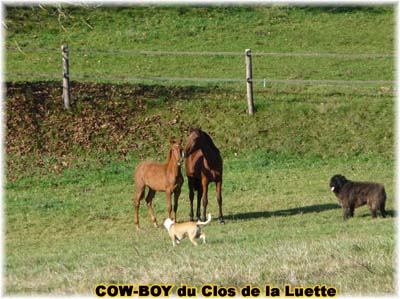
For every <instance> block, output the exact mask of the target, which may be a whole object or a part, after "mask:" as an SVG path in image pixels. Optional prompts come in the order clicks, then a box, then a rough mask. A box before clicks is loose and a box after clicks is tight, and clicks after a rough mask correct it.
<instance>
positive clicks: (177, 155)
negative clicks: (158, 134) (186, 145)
mask: <svg viewBox="0 0 400 299" xmlns="http://www.w3.org/2000/svg"><path fill="white" fill-rule="evenodd" d="M169 143H170V145H171V147H170V149H169V157H170V159H171V158H172V159H174V160H175V161H176V164H177V165H178V166H181V165H182V162H183V157H184V153H183V149H182V139H178V140H177V141H175V140H174V139H172V138H171V139H170V141H169Z"/></svg>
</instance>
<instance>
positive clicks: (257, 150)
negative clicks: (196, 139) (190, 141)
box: [4, 6, 396, 296]
mask: <svg viewBox="0 0 400 299" xmlns="http://www.w3.org/2000/svg"><path fill="white" fill-rule="evenodd" d="M5 23H6V25H7V37H6V46H7V47H12V48H15V47H17V48H18V47H19V48H20V50H16V51H11V50H7V51H6V68H7V69H6V77H7V82H8V83H7V86H6V90H7V97H6V101H7V102H6V122H7V123H6V125H7V131H6V133H7V134H6V140H5V142H6V151H7V156H6V162H7V169H6V180H7V182H6V185H5V197H4V201H5V216H6V225H5V236H4V240H5V259H4V262H5V277H4V282H5V292H6V294H13V295H14V294H18V295H20V294H24V295H33V294H35V295H37V294H51V295H60V294H84V295H87V294H89V295H90V294H93V289H94V287H95V285H97V284H99V283H104V284H110V283H134V284H138V283H149V284H152V283H171V284H174V285H176V286H179V285H180V284H181V283H186V284H189V285H193V286H200V285H202V284H206V283H213V284H218V285H224V286H236V287H242V286H244V285H245V284H249V283H250V284H253V285H256V286H259V287H261V288H262V287H263V286H264V285H265V284H272V285H275V286H279V287H283V285H284V284H286V283H289V284H292V285H294V286H297V285H301V286H305V285H316V284H327V285H330V286H334V287H336V288H337V289H338V290H339V294H340V295H358V294H362V295H373V296H377V295H382V294H394V293H395V277H394V274H395V263H394V262H395V218H394V216H395V214H396V211H395V206H396V205H395V194H394V190H395V188H394V187H395V182H394V179H395V173H394V169H395V167H394V165H395V161H394V119H395V116H394V91H393V87H392V86H390V85H379V86H337V85H335V86H332V85H321V86H314V85H293V86H291V85H268V86H267V87H265V88H264V87H263V86H261V85H258V86H256V88H255V89H256V109H257V111H256V114H255V115H254V117H248V116H247V114H246V103H245V91H244V90H243V88H241V86H239V85H235V84H226V85H215V84H198V85H194V84H192V83H191V84H189V83H188V82H187V83H186V84H184V85H173V84H174V83H171V82H169V83H166V84H163V85H162V84H154V82H152V83H151V82H145V83H146V84H141V85H140V84H121V83H120V82H119V83H118V82H113V80H103V81H102V80H97V82H96V83H78V82H73V84H72V88H73V90H72V95H73V99H74V104H73V109H72V111H65V110H63V108H62V106H61V102H60V101H61V99H60V94H61V88H60V86H59V85H60V84H59V82H54V81H45V82H43V81H40V80H42V78H41V74H43V73H47V74H57V73H58V72H59V70H60V67H59V60H60V58H59V54H58V49H59V47H60V44H61V43H64V42H67V43H68V44H69V45H70V48H71V49H74V48H87V49H97V50H104V49H132V48H134V49H140V50H187V51H244V49H245V48H252V50H253V51H254V52H256V51H258V52H302V53H307V52H308V53H310V52H314V53H332V52H334V53H346V54H348V53H383V54H384V53H392V52H393V48H394V46H393V40H394V12H393V9H391V8H390V7H382V8H378V7H370V8H358V9H357V8H347V9H345V8H329V7H326V8H316V7H314V8H307V7H305V8H293V7H277V6H273V7H262V6H254V7H200V8H193V7H144V6H141V7H134V8H122V7H113V8H107V7H98V8H93V7H84V8H76V7H73V8H72V7H61V8H58V9H57V7H49V6H44V7H29V8H8V15H7V19H6V21H5ZM249 28H252V29H251V30H250V29H249ZM216 37H218V38H216ZM105 45H106V46H105ZM132 45H134V46H132ZM24 48H30V49H32V48H46V49H49V48H54V49H56V50H55V51H54V53H53V52H52V51H50V52H43V53H42V52H33V51H32V52H30V51H28V50H24ZM72 55H76V56H75V57H74V56H72V57H73V60H74V63H73V64H72V66H71V69H74V72H76V73H79V74H86V73H93V71H96V72H98V73H96V74H98V75H99V76H105V75H111V76H112V75H114V76H117V75H119V76H126V75H132V74H134V73H136V72H139V71H140V73H141V74H144V75H152V76H154V75H157V74H159V75H160V76H161V75H162V76H178V77H183V76H191V77H192V76H193V77H226V78H236V77H242V76H243V73H242V72H243V70H242V66H241V65H240V64H243V61H242V59H243V58H239V57H237V58H232V59H238V63H236V62H232V61H230V58H222V57H215V58H211V57H207V58H206V57H196V59H195V60H194V59H193V58H189V57H179V59H178V58H174V57H147V56H146V57H141V59H140V60H139V61H138V60H135V59H132V58H131V57H129V56H124V55H121V56H118V57H109V55H108V56H107V59H104V60H102V59H100V58H99V56H98V55H100V54H95V55H94V54H93V56H91V55H88V56H84V55H77V54H72ZM257 59H258V58H257ZM97 61H100V62H99V63H98V65H97V66H95V64H96V63H94V62H97ZM182 63H183V65H184V67H183V68H182ZM217 63H218V67H213V68H211V67H210V66H215V65H217ZM237 65H239V67H238V68H237ZM255 65H257V67H256V69H255V75H257V76H259V77H260V78H262V77H263V76H264V75H265V72H267V73H268V76H269V77H271V78H276V79H279V78H287V79H293V78H300V79H340V80H393V70H394V63H393V59H390V58H389V59H387V58H385V59H378V60H371V59H369V60H359V59H346V60H344V61H342V60H338V61H337V60H329V61H328V60H319V59H310V60H308V59H306V60H304V59H303V60H300V59H297V58H296V59H287V60H284V61H283V60H282V59H281V58H279V59H278V58H271V59H270V58H268V60H263V59H259V60H258V61H257V63H256V64H255ZM21 74H22V75H21ZM24 74H25V75H24ZM26 80H29V81H30V82H24V81H26ZM190 126H201V127H202V128H203V129H204V130H206V131H208V132H210V134H211V136H212V137H213V139H214V141H215V143H216V144H217V146H218V147H219V148H220V149H221V153H222V156H223V158H224V183H223V210H224V214H225V218H226V224H225V225H219V224H218V223H217V221H213V222H212V223H211V224H210V225H209V226H207V227H205V228H204V230H203V231H204V232H205V233H206V235H207V241H208V244H205V245H200V246H198V247H193V246H192V245H191V244H190V242H189V241H188V240H185V241H184V242H182V244H181V246H179V247H177V248H173V247H172V245H171V242H170V240H169V238H168V235H167V233H166V231H165V229H162V228H158V229H156V228H153V227H152V225H151V221H150V218H149V215H148V211H147V208H146V206H145V205H144V204H142V206H141V208H140V220H141V225H142V230H141V231H139V232H137V231H136V230H135V229H134V224H133V203H132V198H133V196H134V192H135V190H134V186H133V183H132V173H133V171H134V168H135V166H136V165H137V164H138V163H139V161H141V160H143V159H153V160H158V161H162V160H164V159H165V156H166V151H167V146H168V139H169V137H170V136H171V135H173V136H181V137H185V136H186V133H187V129H188V128H189V127H190ZM336 173H342V174H344V175H346V176H347V177H348V178H350V179H356V180H372V181H379V182H382V183H384V184H385V187H386V190H387V193H388V201H387V210H388V212H389V217H387V218H386V219H382V218H379V219H377V220H372V219H371V218H370V214H369V211H368V209H367V208H366V207H362V208H360V209H357V210H356V212H355V217H354V218H353V219H350V220H349V221H346V222H343V221H342V216H341V215H342V212H341V209H340V207H339V205H338V204H337V201H336V199H335V197H334V195H333V194H332V193H331V192H330V190H329V186H328V183H329V179H330V177H331V176H332V175H334V174H336ZM154 202H155V212H156V215H157V218H158V221H159V222H161V221H162V219H163V218H164V217H166V202H165V196H164V194H157V195H156V198H155V200H154ZM209 211H210V212H211V213H212V214H213V215H214V216H216V215H217V204H216V200H215V194H214V188H213V187H211V188H210V196H209ZM188 214H189V202H188V188H187V186H186V182H185V184H184V188H183V191H182V195H181V198H180V206H179V210H178V220H179V221H184V220H187V219H188Z"/></svg>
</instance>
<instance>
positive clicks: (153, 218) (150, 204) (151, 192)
mask: <svg viewBox="0 0 400 299" xmlns="http://www.w3.org/2000/svg"><path fill="white" fill-rule="evenodd" d="M155 194H156V191H154V190H153V189H151V188H149V193H147V196H146V203H147V208H148V209H149V213H150V217H151V221H152V222H153V225H154V227H157V220H156V216H154V211H153V198H154V195H155Z"/></svg>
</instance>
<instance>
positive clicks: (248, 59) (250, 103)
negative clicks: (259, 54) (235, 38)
mask: <svg viewBox="0 0 400 299" xmlns="http://www.w3.org/2000/svg"><path fill="white" fill-rule="evenodd" d="M245 53H246V85H247V106H248V108H249V115H253V114H254V101H253V72H252V67H251V50H250V49H246V52H245Z"/></svg>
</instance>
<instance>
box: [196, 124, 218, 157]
mask: <svg viewBox="0 0 400 299" xmlns="http://www.w3.org/2000/svg"><path fill="white" fill-rule="evenodd" d="M198 130H199V131H200V134H203V135H204V137H205V140H206V142H207V143H208V145H209V146H210V148H211V149H212V150H213V151H216V152H217V153H218V154H219V153H220V152H219V149H218V148H217V147H216V146H215V144H214V142H213V141H212V139H211V137H210V135H208V134H207V133H206V132H204V131H202V130H200V129H198Z"/></svg>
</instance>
